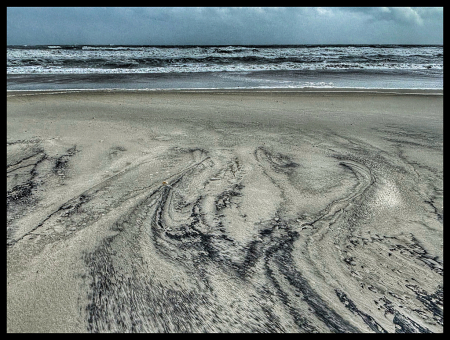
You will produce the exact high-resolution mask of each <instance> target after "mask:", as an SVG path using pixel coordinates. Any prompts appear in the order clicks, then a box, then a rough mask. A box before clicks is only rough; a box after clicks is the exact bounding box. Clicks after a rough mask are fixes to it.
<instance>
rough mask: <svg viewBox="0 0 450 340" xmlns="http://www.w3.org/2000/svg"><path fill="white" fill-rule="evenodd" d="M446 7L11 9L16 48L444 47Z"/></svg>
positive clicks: (11, 32)
mask: <svg viewBox="0 0 450 340" xmlns="http://www.w3.org/2000/svg"><path fill="white" fill-rule="evenodd" d="M443 22H444V14H443V8H442V7H437V8H436V7H400V8H394V7H240V8H237V7H169V8H165V7H9V8H7V44H8V45H25V44H26V45H63V44H69V45H71V44H82V45H88V44H93V45H95V44H98V45H103V44H106V45H107V44H115V45H268V44H270V45H272V44H443V32H444V28H443Z"/></svg>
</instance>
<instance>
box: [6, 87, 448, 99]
mask: <svg viewBox="0 0 450 340" xmlns="http://www.w3.org/2000/svg"><path fill="white" fill-rule="evenodd" d="M7 93H8V94H9V95H8V96H7V97H11V96H19V95H39V94H68V93H96V94H101V93H117V94H121V93H152V94H154V93H162V94H164V93H211V94H215V93H227V94H233V93H237V94H243V93H291V94H309V93H325V94H326V93H333V94H338V93H343V94H354V93H362V94H392V95H443V94H444V90H443V89H410V88H357V87H355V88H345V87H342V88H213V89H212V88H193V89H186V88H173V89H152V88H148V89H122V88H115V89H109V88H104V89H61V90H60V89H42V90H7Z"/></svg>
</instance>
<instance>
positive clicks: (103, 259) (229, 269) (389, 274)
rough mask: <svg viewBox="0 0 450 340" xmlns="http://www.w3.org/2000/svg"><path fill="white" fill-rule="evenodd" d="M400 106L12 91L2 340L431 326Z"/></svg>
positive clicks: (430, 103) (422, 179)
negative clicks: (11, 337) (6, 339)
mask: <svg viewBox="0 0 450 340" xmlns="http://www.w3.org/2000/svg"><path fill="white" fill-rule="evenodd" d="M410 92H411V91H403V92H401V93H392V92H390V91H384V92H383V91H381V92H375V91H362V92H346V91H331V92H322V91H294V90H291V91H288V90H286V91H256V90H247V91H233V90H228V91H225V90H223V91H189V90H185V91H122V92H120V91H109V92H101V91H81V92H80V91H78V92H76V91H75V92H66V93H65V92H61V93H56V92H51V91H49V92H43V93H39V92H8V97H7V331H8V332H442V331H443V210H442V209H443V98H442V93H435V92H433V91H431V92H427V91H421V92H420V93H416V94H414V93H410ZM417 92H419V91H417Z"/></svg>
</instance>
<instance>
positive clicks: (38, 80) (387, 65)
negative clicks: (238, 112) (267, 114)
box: [6, 45, 444, 90]
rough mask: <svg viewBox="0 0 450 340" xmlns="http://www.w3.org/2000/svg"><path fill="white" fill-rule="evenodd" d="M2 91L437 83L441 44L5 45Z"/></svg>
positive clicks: (440, 86)
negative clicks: (4, 69)
mask: <svg viewBox="0 0 450 340" xmlns="http://www.w3.org/2000/svg"><path fill="white" fill-rule="evenodd" d="M6 53H7V90H47V89H48V90H54V89H61V90H62V89H214V88H220V89H228V88H229V89H234V88H324V89H325V88H368V89H375V88H381V89H443V70H444V51H443V45H288V46H280V45H274V46H266V45H264V46H256V45H255V46H116V45H113V46H111V45H107V46H98V45H95V46H89V45H61V46H59V45H58V46H51V45H49V46H7V49H6Z"/></svg>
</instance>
